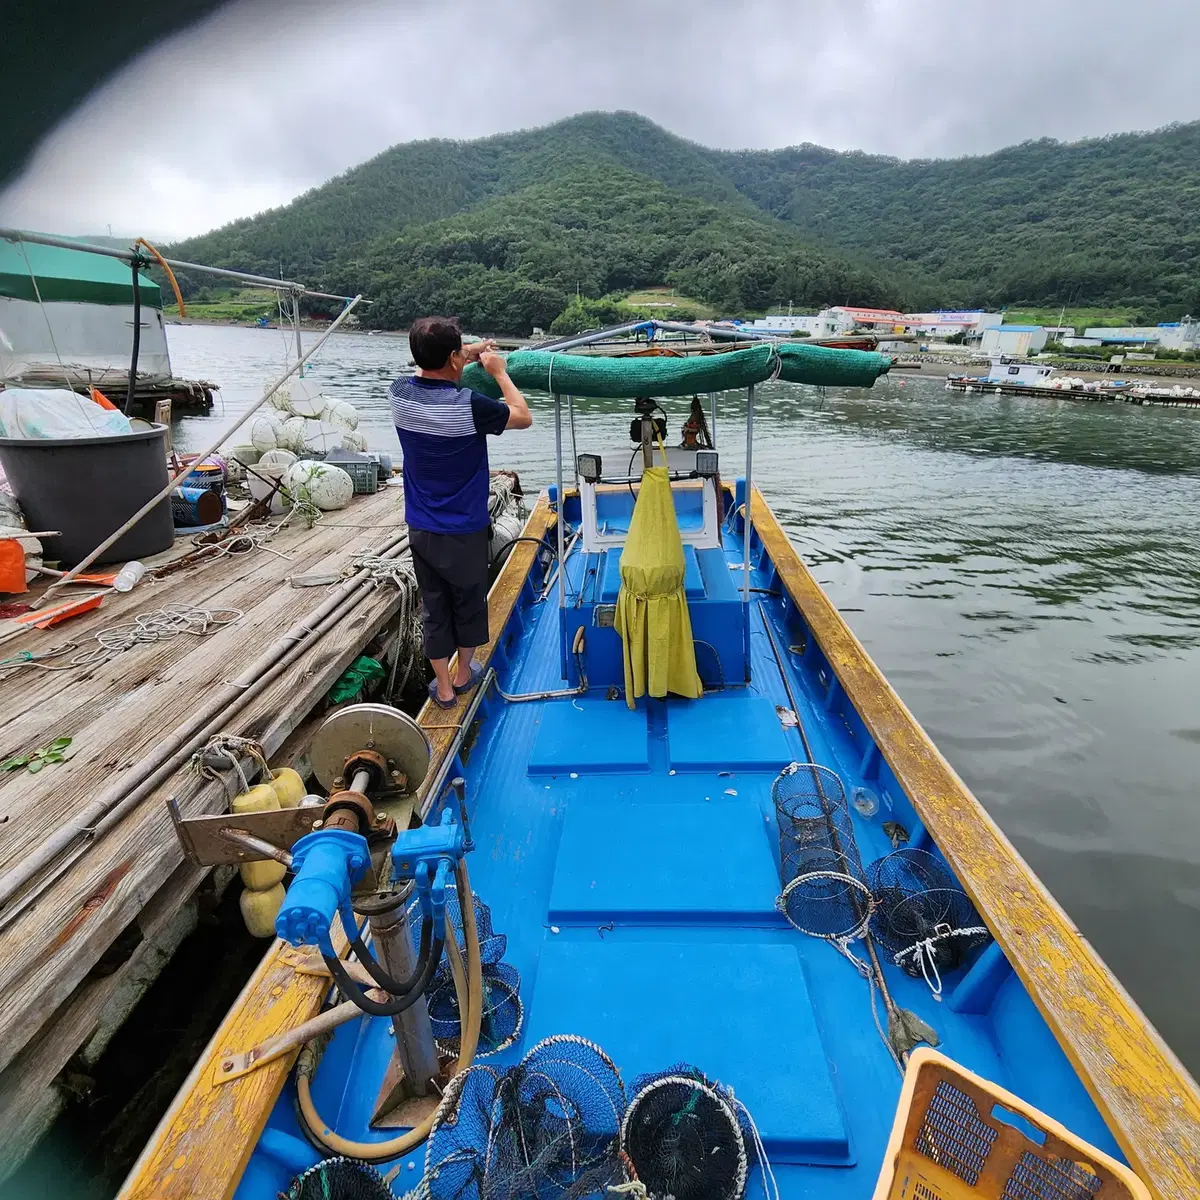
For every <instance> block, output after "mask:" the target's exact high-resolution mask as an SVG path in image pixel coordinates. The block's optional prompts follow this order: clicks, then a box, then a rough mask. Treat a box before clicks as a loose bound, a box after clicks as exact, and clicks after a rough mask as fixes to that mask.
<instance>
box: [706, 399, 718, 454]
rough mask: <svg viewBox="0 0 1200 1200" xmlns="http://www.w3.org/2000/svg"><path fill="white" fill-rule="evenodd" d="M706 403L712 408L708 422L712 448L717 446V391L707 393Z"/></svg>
mask: <svg viewBox="0 0 1200 1200" xmlns="http://www.w3.org/2000/svg"><path fill="white" fill-rule="evenodd" d="M708 404H709V407H710V408H711V409H712V419H711V420H710V421H709V423H708V432H709V436H710V437H711V438H712V444H713V449H714V450H715V449H716V448H717V393H716V392H709V393H708Z"/></svg>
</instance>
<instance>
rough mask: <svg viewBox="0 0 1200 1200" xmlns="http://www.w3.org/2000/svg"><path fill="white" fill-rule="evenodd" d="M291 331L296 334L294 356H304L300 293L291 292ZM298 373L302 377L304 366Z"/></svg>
mask: <svg viewBox="0 0 1200 1200" xmlns="http://www.w3.org/2000/svg"><path fill="white" fill-rule="evenodd" d="M292 332H293V333H295V335H296V357H297V358H303V357H304V347H303V346H302V345H301V343H300V293H299V292H293V293H292ZM300 375H301V376H302V377H303V375H304V368H303V367H301V368H300Z"/></svg>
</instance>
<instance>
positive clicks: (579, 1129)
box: [421, 1035, 625, 1200]
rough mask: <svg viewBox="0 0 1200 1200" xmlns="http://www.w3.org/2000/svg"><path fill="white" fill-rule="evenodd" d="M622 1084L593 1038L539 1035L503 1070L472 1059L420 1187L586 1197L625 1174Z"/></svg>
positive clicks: (481, 1197)
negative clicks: (477, 1064) (540, 1038)
mask: <svg viewBox="0 0 1200 1200" xmlns="http://www.w3.org/2000/svg"><path fill="white" fill-rule="evenodd" d="M624 1112H625V1089H624V1085H623V1084H622V1083H621V1075H620V1072H619V1071H618V1070H617V1068H616V1066H615V1065H614V1064H613V1062H612V1060H611V1059H610V1058H609V1057H608V1055H607V1054H605V1053H604V1051H603V1050H601V1049H600V1047H599V1046H596V1045H594V1044H593V1043H592V1042H589V1041H586V1040H585V1039H583V1038H580V1037H574V1036H570V1035H561V1036H558V1037H551V1038H546V1039H545V1040H544V1041H541V1042H539V1043H538V1044H537V1045H536V1046H534V1047H533V1049H531V1050H530V1051H529V1053H528V1054H526V1055H525V1057H524V1058H523V1059H522V1060H521V1061H520V1062H519V1063H518V1064H517V1065H516V1066H514V1067H509V1068H508V1069H507V1070H506V1071H504V1072H502V1073H498V1072H496V1071H493V1070H492V1069H491V1068H489V1067H472V1068H471V1069H470V1070H468V1071H466V1072H464V1073H463V1074H461V1075H459V1076H458V1077H457V1079H456V1080H455V1081H454V1082H453V1083H452V1085H451V1086H450V1087H449V1088H448V1089H447V1092H446V1096H445V1097H444V1099H443V1100H442V1103H441V1104H440V1105H439V1107H438V1111H437V1114H436V1116H435V1118H434V1126H433V1130H432V1132H431V1134H430V1138H429V1143H428V1147H427V1150H426V1157H425V1179H424V1181H423V1183H422V1191H421V1194H422V1195H423V1196H425V1197H428V1200H529V1198H532V1197H536V1198H537V1200H582V1198H583V1197H585V1196H592V1195H595V1194H601V1195H602V1194H604V1192H605V1189H606V1188H607V1187H608V1185H609V1184H616V1183H621V1182H623V1181H624V1171H623V1168H622V1166H621V1159H620V1155H619V1138H620V1129H621V1117H622V1115H623V1114H624Z"/></svg>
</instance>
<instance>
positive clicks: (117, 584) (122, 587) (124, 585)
mask: <svg viewBox="0 0 1200 1200" xmlns="http://www.w3.org/2000/svg"><path fill="white" fill-rule="evenodd" d="M145 573H146V568H145V567H144V566H142V564H141V563H140V562H127V563H126V564H125V565H124V566H123V567H122V568H121V569H120V571H118V572H117V577H116V579H114V580H113V587H114V588H116V589H117V591H118V592H132V591H133V585H134V584H135V583H137V581H138V580H139V579H141V577H142V576H143V575H145Z"/></svg>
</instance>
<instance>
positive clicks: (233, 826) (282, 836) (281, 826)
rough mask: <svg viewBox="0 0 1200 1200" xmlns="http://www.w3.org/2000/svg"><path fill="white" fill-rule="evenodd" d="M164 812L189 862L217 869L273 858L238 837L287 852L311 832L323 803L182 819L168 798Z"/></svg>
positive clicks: (175, 806)
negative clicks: (258, 851)
mask: <svg viewBox="0 0 1200 1200" xmlns="http://www.w3.org/2000/svg"><path fill="white" fill-rule="evenodd" d="M167 809H168V811H169V812H170V814H171V822H172V824H173V825H174V826H175V835H176V837H178V838H179V844H180V845H181V846H182V847H183V853H184V855H185V857H186V858H187V860H188V862H191V863H194V864H195V865H196V866H198V867H217V866H222V865H224V864H227V863H232V864H238V863H246V862H257V861H261V860H263V859H266V858H270V857H274V856H273V855H267V854H265V853H264V854H256V853H254V851H253V850H251V849H249V848H248V847H247V845H246V843H245V842H244V841H241V840H239V837H238V835H239V834H240V835H248V836H249V837H251V838H257V839H259V840H261V841H263V842H268V843H270V845H272V846H275V847H277V848H278V849H280V850H290V849H291V847H292V846H293V845H294V844H295V843H296V842H298V841H299V840H300V839H301V838H302V837H304V836H305V834H309V833H312V831H313V829H314V827H315V826H316V825H317V824H318V822H320V820H321V817H322V814H323V813H324V811H325V802H324V801H323V800H322V801H321V802H320V803H318V804H302V805H300V806H299V807H298V808H279V809H270V810H268V811H266V812H254V813H222V814H221V815H219V816H215V817H189V818H187V819H184V818H183V817H182V816H180V813H179V802H178V801H177V800H176V799H175V797H174V796H171V797H170V798H169V799H168V800H167Z"/></svg>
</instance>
